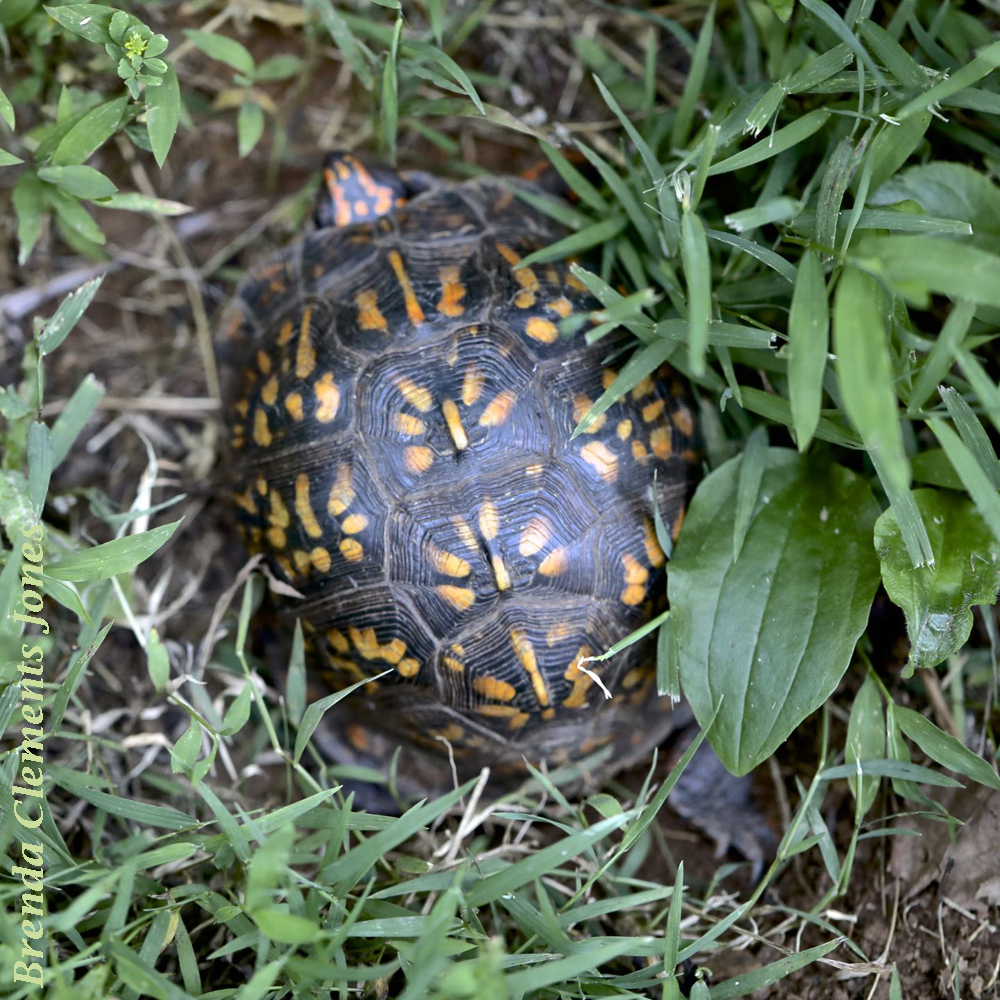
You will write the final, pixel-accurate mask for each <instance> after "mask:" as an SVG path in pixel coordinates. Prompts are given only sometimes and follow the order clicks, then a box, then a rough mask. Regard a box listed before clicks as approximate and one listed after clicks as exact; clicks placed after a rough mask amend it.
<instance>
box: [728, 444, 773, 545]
mask: <svg viewBox="0 0 1000 1000" xmlns="http://www.w3.org/2000/svg"><path fill="white" fill-rule="evenodd" d="M766 463H767V428H766V427H763V426H761V427H756V428H755V429H754V430H753V433H751V435H750V437H749V438H748V439H747V445H746V448H745V449H744V451H743V459H742V461H741V462H740V473H739V477H738V479H737V482H736V516H735V518H734V519H733V562H736V560H737V559H739V557H740V550H741V549H742V548H743V542H744V541H745V540H746V537H747V528H749V527H750V518H751V516H752V515H753V512H754V508H755V507H756V506H757V499H758V497H759V496H760V483H761V480H762V479H763V478H764V466H765V464H766Z"/></svg>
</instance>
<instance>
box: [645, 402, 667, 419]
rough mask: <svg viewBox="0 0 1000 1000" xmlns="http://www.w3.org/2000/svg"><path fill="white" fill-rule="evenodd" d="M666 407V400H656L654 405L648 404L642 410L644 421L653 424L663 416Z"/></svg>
mask: <svg viewBox="0 0 1000 1000" xmlns="http://www.w3.org/2000/svg"><path fill="white" fill-rule="evenodd" d="M666 406H667V401H666V400H665V399H654V400H653V402H652V403H647V404H646V405H645V406H644V407H643V408H642V419H643V420H645V421H646V423H647V424H651V423H652V422H653V421H654V420H656V419H658V418H659V417H661V416H662V415H663V411H664V410H665V409H666Z"/></svg>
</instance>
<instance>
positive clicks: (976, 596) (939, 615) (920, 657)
mask: <svg viewBox="0 0 1000 1000" xmlns="http://www.w3.org/2000/svg"><path fill="white" fill-rule="evenodd" d="M913 498H914V500H915V501H916V502H917V506H918V507H919V508H920V512H921V514H922V515H923V521H924V524H925V525H927V531H928V534H929V536H930V542H931V548H932V549H933V552H934V564H933V565H931V566H920V567H918V568H917V569H914V568H913V566H911V565H910V562H909V559H908V558H907V554H906V550H905V547H904V546H903V542H902V539H901V537H900V533H899V525H898V524H897V522H896V518H895V515H894V514H893V512H892V509H891V508H890V509H889V510H887V511H885V513H883V514H882V516H881V517H880V518H879V519H878V521H877V523H876V525H875V548H876V551H877V552H878V557H879V559H880V560H881V562H882V582H883V583H884V584H885V589H886V593H888V595H889V597H890V598H891V600H892V601H893V602H894V603H895V604H897V605H898V606H899V607H901V608H902V609H903V613H904V614H905V615H906V632H907V635H908V636H909V639H910V658H909V660H908V662H907V666H906V671H905V673H904V676H905V677H909V676H911V675H912V674H913V671H914V669H919V668H924V667H934V666H937V664H939V663H941V662H942V661H943V660H945V659H946V658H947V657H949V656H951V655H952V653H957V652H958V650H960V649H961V648H962V646H964V645H965V643H966V642H967V640H968V638H969V635H970V634H971V632H972V607H973V606H974V605H987V604H995V603H996V598H997V590H998V589H1000V542H998V541H997V539H996V538H994V537H993V535H992V533H991V532H990V529H989V527H988V525H987V524H986V521H985V520H984V519H983V516H982V514H980V513H979V511H978V509H977V508H976V505H975V504H974V503H973V502H972V501H971V500H969V498H968V497H966V496H964V495H962V494H960V493H952V492H941V491H940V490H915V491H914V493H913Z"/></svg>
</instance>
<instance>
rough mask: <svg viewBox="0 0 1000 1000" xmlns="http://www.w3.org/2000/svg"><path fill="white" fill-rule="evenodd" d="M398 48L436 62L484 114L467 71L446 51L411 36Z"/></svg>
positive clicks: (483, 107)
mask: <svg viewBox="0 0 1000 1000" xmlns="http://www.w3.org/2000/svg"><path fill="white" fill-rule="evenodd" d="M400 48H401V50H402V51H403V53H404V54H406V55H410V54H411V53H412V54H414V55H417V56H423V57H424V58H426V59H430V60H432V61H433V62H436V63H437V64H438V66H440V67H441V69H443V70H444V71H445V72H446V73H447V74H448V75H449V76H450V77H451V78H452V79H453V80H454V81H455V83H457V84H458V85H459V86H460V87H461V88H462V90H464V91H465V93H466V94H468V96H469V100H470V101H472V103H473V104H474V105H475V106H476V110H477V111H478V112H479V113H480V114H481V115H483V114H486V108H485V106H484V105H483V102H482V100H481V98H480V97H479V94H477V93H476V88H475V87H474V86H473V85H472V81H471V80H470V79H469V75H468V73H466V72H465V70H464V69H462V67H461V66H459V65H458V63H457V62H455V60H454V59H452V58H451V56H449V55H448V54H447V53H446V52H442V51H441V50H440V49H439V48H437V47H436V46H434V45H428V44H427V43H426V42H418V41H416V40H415V39H412V38H411V39H407V40H406V41H404V42H402V43H401V45H400Z"/></svg>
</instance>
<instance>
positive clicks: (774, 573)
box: [667, 448, 879, 774]
mask: <svg viewBox="0 0 1000 1000" xmlns="http://www.w3.org/2000/svg"><path fill="white" fill-rule="evenodd" d="M740 462H741V459H740V458H735V459H731V460H730V461H728V462H726V463H725V464H724V465H722V466H720V467H719V468H718V469H716V470H715V471H714V472H713V473H711V474H710V475H709V476H708V477H707V478H706V479H704V480H703V481H702V482H701V484H700V485H699V487H698V490H697V492H696V493H695V496H694V499H693V501H692V503H691V506H690V508H689V510H688V514H687V517H686V519H685V522H684V530H683V531H682V532H681V535H680V538H679V540H678V543H677V545H676V546H675V548H674V554H673V559H672V560H671V563H670V573H669V576H668V581H667V586H668V592H669V597H670V614H671V630H672V633H673V635H674V637H675V639H676V643H677V650H678V656H679V658H680V668H681V680H682V682H683V685H684V693H685V694H686V696H687V698H688V700H689V702H690V703H691V707H692V708H693V709H694V713H695V716H696V718H697V719H698V721H699V723H700V724H701V725H705V724H706V720H708V719H710V718H711V717H712V715H713V713H714V712H715V711H716V710H718V712H719V717H718V720H717V723H716V725H714V726H713V728H712V730H711V732H710V733H709V734H708V738H709V740H710V742H711V743H712V746H713V747H714V748H715V751H716V753H717V754H718V755H719V758H720V759H721V760H722V762H723V763H724V764H725V765H726V767H727V768H729V770H730V771H733V772H734V773H736V774H742V773H745V772H746V771H749V770H750V769H751V768H753V767H755V766H756V765H757V764H759V763H760V762H761V761H763V760H764V759H765V758H766V757H767V756H768V755H769V754H770V753H772V752H773V751H774V749H775V748H776V747H777V746H778V745H779V744H780V743H781V742H782V740H784V739H785V737H786V736H787V735H788V734H789V733H790V732H791V731H792V729H793V728H794V727H795V726H796V725H798V723H799V722H801V721H802V720H803V719H804V718H805V717H806V716H807V715H808V714H809V713H810V712H812V711H813V710H815V709H816V708H818V707H819V706H820V705H821V704H822V703H823V702H824V701H825V700H826V698H827V697H829V695H830V694H831V693H832V692H833V690H834V688H835V687H836V685H837V682H838V681H839V680H840V678H841V676H842V675H843V673H844V671H845V670H846V669H847V665H848V663H849V662H850V659H851V655H852V653H853V651H854V644H855V642H856V641H857V638H858V636H860V635H861V633H862V631H863V630H864V628H865V625H866V624H867V622H868V613H869V610H870V608H871V602H872V598H873V597H874V595H875V588H876V586H877V585H878V562H877V560H876V558H875V553H874V551H873V549H872V546H871V532H872V528H873V526H874V524H875V519H876V517H877V516H878V513H879V511H878V505H877V504H876V502H875V499H874V497H873V496H872V494H871V491H870V490H869V488H868V486H867V484H866V483H865V482H864V480H862V479H861V478H860V477H858V476H856V475H855V474H854V473H852V472H848V471H847V470H846V469H843V468H841V467H839V466H836V465H823V464H820V463H818V462H815V461H812V462H811V461H809V460H808V459H806V458H804V457H802V456H800V455H798V454H797V453H796V452H794V451H790V450H787V449H781V448H771V449H769V450H768V453H767V465H766V467H765V471H764V477H763V481H762V483H761V487H760V490H759V494H758V501H757V504H756V507H755V509H754V511H753V513H752V514H751V518H750V524H749V527H748V529H747V534H746V539H745V541H744V543H743V549H742V551H741V553H740V558H739V560H738V561H736V562H734V561H733V545H732V537H733V536H732V532H733V525H734V522H735V519H736V508H737V492H738V479H739V467H740Z"/></svg>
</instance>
